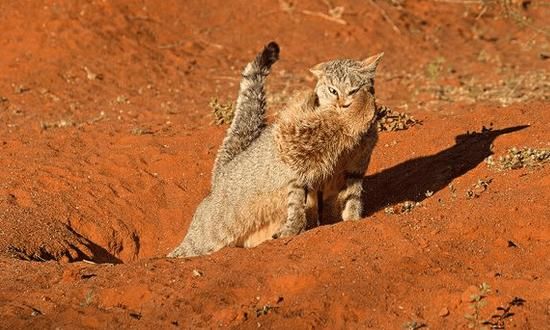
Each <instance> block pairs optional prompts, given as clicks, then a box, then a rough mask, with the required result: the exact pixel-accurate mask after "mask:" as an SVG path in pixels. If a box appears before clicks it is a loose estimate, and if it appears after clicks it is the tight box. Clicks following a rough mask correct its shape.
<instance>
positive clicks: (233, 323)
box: [0, 0, 550, 329]
mask: <svg viewBox="0 0 550 330" xmlns="http://www.w3.org/2000/svg"><path fill="white" fill-rule="evenodd" d="M459 2H460V1H459ZM480 3H481V2H480ZM484 3H486V5H482V4H477V3H473V4H467V3H466V4H465V3H452V2H451V1H450V2H433V1H412V0H410V1H381V0H377V1H374V0H373V1H364V2H358V1H334V3H329V2H324V1H313V0H308V1H300V2H292V1H284V0H281V1H254V2H250V3H249V2H247V1H234V2H231V5H227V4H225V2H222V1H206V2H204V1H150V0H145V1H122V0H120V1H76V0H75V1H2V2H1V3H0V31H1V32H2V37H1V38H0V146H1V149H0V150H1V151H0V319H1V321H0V328H3V329H8V328H9V329H14V328H37V329H38V328H40V329H44V328H60V329H65V328H69V329H71V328H90V329H94V328H121V327H122V328H153V327H157V328H171V327H174V328H175V327H182V328H190V327H193V328H198V327H206V328H211V327H231V328H259V327H267V328H284V329H289V328H333V329H334V328H373V329H399V328H404V329H420V328H430V329H463V328H467V327H469V326H472V327H473V328H482V327H487V328H488V329H491V328H492V329H501V328H506V329H508V328H517V329H543V328H544V327H545V326H547V325H548V324H550V279H549V275H550V262H549V261H548V254H549V246H550V245H549V241H550V225H549V223H550V222H549V220H550V206H549V205H550V176H549V174H550V172H549V171H550V169H549V166H548V165H546V166H544V164H542V163H541V164H539V165H540V166H526V167H521V168H518V169H501V168H500V165H499V164H500V163H499V157H502V156H504V155H505V154H507V152H508V150H509V149H511V148H514V147H516V148H518V149H521V148H523V147H529V148H534V149H538V150H543V151H544V150H549V149H550V113H549V111H550V78H549V77H550V69H549V68H550V65H549V64H550V37H549V36H550V29H549V26H548V23H547V18H548V17H550V6H548V4H547V3H545V2H544V1H500V0H499V1H492V2H491V1H486V2H484ZM545 18H546V19H545ZM270 40H276V41H277V42H278V43H279V44H280V45H281V60H280V62H278V63H277V64H276V66H275V67H274V70H273V73H272V75H271V77H270V78H269V86H268V87H269V88H268V89H269V92H270V98H269V102H270V116H271V117H273V116H276V113H277V111H278V110H279V109H280V108H281V107H283V106H284V103H285V100H287V99H288V97H289V96H290V95H291V93H292V92H293V91H294V90H296V89H305V88H311V87H312V85H313V83H314V82H313V78H312V77H311V75H310V74H309V73H308V68H309V67H311V66H313V65H314V64H316V63H318V62H320V61H323V60H328V59H332V58H338V57H350V58H362V57H365V56H368V55H372V54H374V53H377V52H380V51H384V52H385V54H386V55H385V57H384V60H383V63H382V64H381V66H380V67H379V75H378V78H377V81H376V87H377V90H376V93H377V97H378V100H379V103H382V104H385V105H387V106H389V107H390V108H392V109H393V110H395V111H399V112H403V113H407V114H409V115H412V116H414V118H416V119H419V120H421V121H422V123H421V124H418V125H415V126H413V127H411V128H409V129H407V130H402V131H393V132H382V133H381V136H380V142H379V143H378V146H377V148H376V150H375V152H374V155H373V159H372V165H371V166H370V167H369V169H368V171H367V173H366V174H365V175H366V177H365V190H366V197H365V198H366V199H365V200H366V208H367V216H366V218H365V219H363V220H362V221H357V222H345V223H344V222H341V223H337V224H331V225H325V226H321V227H319V228H315V229H312V230H310V231H308V232H306V233H304V234H302V235H299V236H297V237H294V238H291V239H282V240H276V241H271V242H267V243H264V244H262V245H260V246H259V247H257V248H254V249H236V248H227V249H223V250H222V251H220V252H218V253H215V254H213V255H211V256H205V257H199V258H192V259H188V260H181V259H180V260H173V259H166V258H164V256H165V255H166V253H167V252H169V251H170V250H171V249H172V248H174V247H175V246H176V245H177V244H178V243H179V242H180V240H181V239H182V238H183V236H184V235H185V232H186V230H187V226H188V225H189V221H190V219H191V216H192V214H193V212H194V209H195V207H196V206H197V204H198V203H199V202H200V201H201V199H202V198H203V197H204V196H205V195H206V193H207V192H208V189H209V183H210V170H211V167H212V162H213V158H214V157H215V153H216V150H217V148H218V146H219V144H220V142H221V140H222V139H223V136H224V133H225V130H226V128H227V126H224V125H221V126H218V125H215V124H214V116H213V114H212V109H211V108H210V107H209V104H210V102H211V101H212V100H213V99H214V98H217V99H219V100H221V101H222V102H226V101H231V100H234V98H235V95H236V92H237V87H238V82H239V77H240V76H239V72H240V70H241V68H242V67H243V65H244V64H245V63H246V62H247V61H248V60H249V59H251V58H252V56H253V55H254V54H255V53H256V52H257V51H258V50H259V49H260V48H261V47H262V46H263V45H264V44H265V43H267V42H268V41H270ZM490 156H492V157H491V158H489V163H491V161H490V160H491V159H492V160H493V161H494V162H495V165H490V164H488V162H487V160H488V157H490ZM466 314H467V315H466ZM486 321H487V322H489V323H487V322H486ZM484 322H485V324H483V323H484Z"/></svg>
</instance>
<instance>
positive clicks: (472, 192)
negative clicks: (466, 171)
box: [466, 178, 493, 199]
mask: <svg viewBox="0 0 550 330" xmlns="http://www.w3.org/2000/svg"><path fill="white" fill-rule="evenodd" d="M491 182H493V178H487V179H478V180H477V183H476V184H474V185H472V187H470V189H468V190H466V198H468V199H474V198H478V197H479V196H481V194H482V193H484V192H485V191H487V188H489V184H491Z"/></svg>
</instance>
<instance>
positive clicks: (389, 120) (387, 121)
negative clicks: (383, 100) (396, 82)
mask: <svg viewBox="0 0 550 330" xmlns="http://www.w3.org/2000/svg"><path fill="white" fill-rule="evenodd" d="M417 124H422V121H421V120H418V119H415V118H414V117H413V116H410V115H408V114H406V113H402V112H397V111H393V110H391V109H390V108H388V107H386V106H381V107H379V109H378V114H377V118H376V129H377V130H378V131H379V132H382V131H388V132H393V131H402V130H406V129H408V128H410V127H413V126H414V125H417Z"/></svg>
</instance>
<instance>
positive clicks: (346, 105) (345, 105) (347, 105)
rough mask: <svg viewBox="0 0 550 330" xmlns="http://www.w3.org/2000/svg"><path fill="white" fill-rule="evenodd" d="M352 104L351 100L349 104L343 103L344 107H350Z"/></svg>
mask: <svg viewBox="0 0 550 330" xmlns="http://www.w3.org/2000/svg"><path fill="white" fill-rule="evenodd" d="M350 105H351V102H350V103H348V104H342V108H347V107H349V106H350Z"/></svg>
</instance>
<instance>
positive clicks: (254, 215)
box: [168, 42, 381, 257]
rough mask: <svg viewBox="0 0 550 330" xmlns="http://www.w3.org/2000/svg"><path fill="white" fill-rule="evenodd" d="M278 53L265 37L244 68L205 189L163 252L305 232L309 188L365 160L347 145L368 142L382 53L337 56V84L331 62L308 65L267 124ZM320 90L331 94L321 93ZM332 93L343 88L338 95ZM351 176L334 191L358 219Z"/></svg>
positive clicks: (205, 249)
mask: <svg viewBox="0 0 550 330" xmlns="http://www.w3.org/2000/svg"><path fill="white" fill-rule="evenodd" d="M278 55H279V47H278V45H277V44H276V43H274V42H272V43H269V44H268V45H267V46H266V47H265V48H264V49H263V51H262V52H261V53H259V54H258V55H257V56H256V58H255V59H254V60H253V61H252V62H250V63H249V64H247V66H246V67H245V69H244V70H243V73H242V76H243V78H242V80H241V84H240V90H239V96H238V99H237V103H236V110H235V117H234V119H233V122H232V124H231V126H230V128H229V129H228V132H227V135H226V138H225V139H224V141H223V143H222V146H221V147H220V149H219V151H218V155H217V157H216V161H215V164H214V169H213V174H212V187H211V192H210V193H209V194H208V196H206V198H205V199H204V200H203V201H202V202H201V203H200V205H199V206H198V208H197V210H196V212H195V214H194V216H193V219H192V221H191V225H190V228H189V230H188V232H187V235H186V236H185V238H184V239H183V241H182V242H181V244H180V245H179V246H178V247H177V248H175V249H174V250H173V251H172V252H171V253H170V254H169V255H168V256H169V257H191V256H197V255H203V254H209V253H212V252H214V251H217V250H219V249H221V248H223V247H226V246H240V247H253V246H256V245H258V244H260V243H261V242H264V241H266V240H269V239H272V238H278V237H287V236H292V235H296V234H298V233H300V232H302V231H303V230H305V228H306V226H307V224H308V218H309V220H310V221H309V222H311V221H312V220H313V221H314V222H317V221H318V219H317V215H318V205H317V199H316V198H315V196H314V195H316V194H315V191H317V190H319V189H322V188H323V187H325V186H326V185H327V184H332V182H333V181H335V180H336V179H335V178H336V177H339V176H340V172H342V173H343V175H344V177H345V175H347V174H346V173H348V166H347V165H346V164H347V163H348V162H351V163H350V164H353V165H351V167H350V168H349V173H353V174H354V175H355V174H358V173H360V172H361V168H363V167H366V165H365V164H364V163H365V162H364V161H362V162H360V161H358V160H356V158H364V157H362V156H364V155H363V153H364V152H363V151H362V150H361V151H360V152H357V155H356V154H354V153H353V150H355V149H356V148H358V147H359V146H360V145H370V144H373V142H370V141H367V140H368V137H369V136H370V135H369V134H370V133H369V132H371V131H372V130H370V128H371V127H373V126H374V125H372V122H373V120H374V118H375V109H376V105H375V99H374V94H373V89H372V79H373V78H374V72H375V70H376V66H377V64H378V62H379V60H380V58H381V55H378V56H375V57H371V58H368V59H366V60H364V61H362V62H358V61H351V60H346V61H343V62H342V64H344V65H346V66H347V67H348V68H347V69H343V70H341V71H338V72H339V73H341V74H343V75H348V76H349V77H348V78H345V77H341V79H340V80H338V81H337V80H335V79H336V78H335V77H332V74H333V73H331V72H332V71H331V68H333V67H334V68H336V67H338V65H337V62H334V61H333V62H327V63H321V64H319V65H318V66H316V67H314V68H313V69H312V70H313V72H314V73H315V74H316V75H317V76H318V78H319V82H318V84H317V87H316V89H315V91H311V92H308V93H304V94H300V95H298V96H297V97H296V98H295V99H294V100H293V102H291V103H290V105H289V106H288V107H287V108H286V110H285V111H283V112H282V114H281V116H280V118H279V119H278V121H277V122H276V123H275V124H274V125H271V126H267V125H266V122H265V107H266V101H265V91H264V84H265V78H266V77H267V75H268V74H269V72H270V68H271V66H272V64H273V63H275V61H277V59H278ZM331 63H332V64H331ZM333 65H334V66H333ZM361 77H363V78H361ZM359 78H361V79H359ZM348 85H349V86H348ZM328 87H330V88H328ZM350 88H351V89H350ZM327 90H328V91H329V92H330V93H332V94H333V95H334V96H335V98H334V97H330V96H328V95H326V91H327ZM333 90H335V91H336V90H337V91H338V92H341V93H347V94H345V97H339V96H338V95H336V94H334V93H333ZM342 95H344V94H342ZM334 100H337V101H338V102H334ZM356 151H357V150H356ZM369 154H370V153H369ZM367 162H368V161H367ZM339 168H342V169H344V170H342V171H341V170H340V169H339ZM335 169H338V171H335ZM336 172H338V175H336V176H335V173H336ZM362 173H363V172H361V174H362ZM357 180H359V179H358V178H355V177H354V178H352V179H349V178H347V181H346V184H345V187H344V190H343V191H345V192H342V193H339V194H338V195H337V198H336V202H340V201H341V200H342V199H343V201H344V204H343V205H344V206H343V210H344V211H343V212H344V213H345V214H346V218H359V217H360V216H359V215H358V214H360V212H361V207H360V200H359V205H357V203H356V200H355V197H356V196H360V193H361V192H360V188H359V189H358V188H357V184H356V183H357V182H356V181H357ZM336 181H337V180H336ZM348 204H349V206H348ZM335 205H336V204H335ZM346 210H347V211H346ZM358 212H359V213H358ZM348 213H349V215H348Z"/></svg>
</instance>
